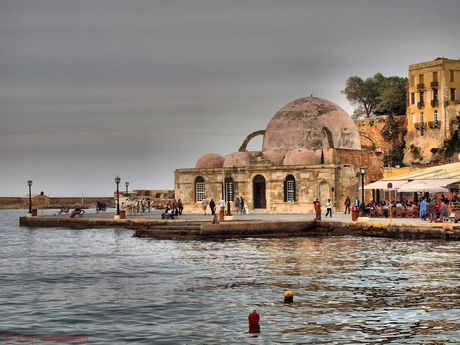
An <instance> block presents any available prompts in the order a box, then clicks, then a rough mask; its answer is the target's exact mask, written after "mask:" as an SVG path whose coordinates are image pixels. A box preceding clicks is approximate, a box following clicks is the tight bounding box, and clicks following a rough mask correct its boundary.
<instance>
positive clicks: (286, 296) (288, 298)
mask: <svg viewBox="0 0 460 345" xmlns="http://www.w3.org/2000/svg"><path fill="white" fill-rule="evenodd" d="M291 302H294V294H293V292H292V291H290V290H287V291H286V292H285V293H284V303H291Z"/></svg>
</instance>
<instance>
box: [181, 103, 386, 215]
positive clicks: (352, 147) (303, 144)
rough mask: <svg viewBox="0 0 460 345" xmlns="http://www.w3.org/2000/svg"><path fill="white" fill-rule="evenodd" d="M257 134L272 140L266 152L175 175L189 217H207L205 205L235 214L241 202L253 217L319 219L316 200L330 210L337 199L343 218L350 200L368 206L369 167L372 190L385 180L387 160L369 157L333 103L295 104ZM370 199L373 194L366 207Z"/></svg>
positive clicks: (214, 157) (211, 161)
mask: <svg viewBox="0 0 460 345" xmlns="http://www.w3.org/2000/svg"><path fill="white" fill-rule="evenodd" d="M257 133H261V134H263V135H264V143H263V151H254V152H247V151H238V152H235V153H232V154H229V155H227V156H223V157H221V158H222V159H220V158H219V157H220V156H219V155H218V154H215V153H208V154H206V155H204V156H202V157H201V158H200V159H198V161H197V165H196V166H195V168H190V169H177V170H176V171H175V172H174V175H175V181H174V185H175V194H176V198H178V199H179V198H180V199H181V200H182V201H183V203H184V207H185V208H184V212H186V213H202V212H203V209H202V206H201V201H202V199H203V197H205V198H206V199H207V200H208V202H209V201H210V199H211V198H212V199H214V201H215V202H216V203H218V201H219V200H220V199H221V198H223V199H224V200H225V201H226V202H227V201H228V202H229V203H230V205H231V212H234V211H235V208H234V201H235V200H236V198H237V197H241V196H242V197H243V198H244V203H245V205H246V206H247V207H248V208H249V211H250V212H254V211H256V212H270V213H276V212H279V213H302V212H313V210H314V208H313V202H314V201H315V200H316V199H318V200H320V202H321V203H322V204H323V208H324V204H325V202H326V200H327V199H331V201H332V202H333V204H334V208H335V210H340V211H343V209H344V201H345V198H346V197H347V196H350V198H352V200H353V199H354V196H355V195H359V196H360V199H361V193H360V190H359V187H360V186H361V183H362V176H361V174H360V173H359V170H360V167H361V166H365V167H366V169H367V171H366V174H365V175H364V179H365V183H366V184H367V183H369V182H371V181H375V180H378V179H380V178H382V173H383V159H382V152H381V151H379V150H376V149H375V147H373V148H372V150H362V149H361V143H360V133H359V131H358V129H357V127H356V125H355V124H354V122H353V121H352V120H351V118H350V117H349V116H348V114H346V113H345V112H344V111H343V110H342V109H340V108H339V107H338V106H337V105H335V104H333V103H331V102H329V101H326V100H322V99H319V98H315V97H308V98H303V99H299V100H296V101H293V102H291V103H290V104H288V105H287V106H285V107H283V108H282V109H281V110H280V111H279V112H278V113H277V114H276V115H275V116H274V118H273V119H272V121H270V123H269V125H268V126H267V129H266V130H265V131H258V132H257ZM305 136H310V137H309V138H308V140H307V139H305ZM242 147H245V145H242ZM369 197H370V193H367V192H366V196H365V199H367V198H369ZM208 212H209V209H208Z"/></svg>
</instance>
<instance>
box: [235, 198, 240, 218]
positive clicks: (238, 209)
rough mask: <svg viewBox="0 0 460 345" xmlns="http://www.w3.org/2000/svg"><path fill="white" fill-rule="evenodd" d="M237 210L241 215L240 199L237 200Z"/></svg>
mask: <svg viewBox="0 0 460 345" xmlns="http://www.w3.org/2000/svg"><path fill="white" fill-rule="evenodd" d="M235 209H236V214H239V213H240V211H241V204H240V198H236V200H235Z"/></svg>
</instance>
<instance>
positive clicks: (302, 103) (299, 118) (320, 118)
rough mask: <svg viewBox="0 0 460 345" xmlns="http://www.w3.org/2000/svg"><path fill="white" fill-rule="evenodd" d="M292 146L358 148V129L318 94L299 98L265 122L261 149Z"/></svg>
mask: <svg viewBox="0 0 460 345" xmlns="http://www.w3.org/2000/svg"><path fill="white" fill-rule="evenodd" d="M296 148H306V149H309V150H316V149H321V148H341V149H351V150H360V149H361V142H360V139H359V132H358V129H357V127H356V125H355V123H354V122H353V120H352V119H351V117H350V116H348V114H347V113H346V112H345V111H344V110H343V109H342V108H340V107H339V106H338V105H336V104H335V103H332V102H330V101H327V100H325V99H322V98H318V97H305V98H299V99H297V100H295V101H292V102H291V103H289V104H287V105H285V106H284V107H283V108H281V110H279V111H278V112H277V113H276V114H275V116H273V118H272V119H271V121H270V122H269V124H268V126H267V128H266V130H265V135H264V139H263V143H262V151H272V150H273V151H284V152H288V151H291V150H294V149H296Z"/></svg>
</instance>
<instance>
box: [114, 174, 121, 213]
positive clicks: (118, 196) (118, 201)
mask: <svg viewBox="0 0 460 345" xmlns="http://www.w3.org/2000/svg"><path fill="white" fill-rule="evenodd" d="M120 181H121V178H119V177H118V175H117V177H115V183H116V184H117V216H119V215H120V191H119V190H118V185H119V184H120Z"/></svg>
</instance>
